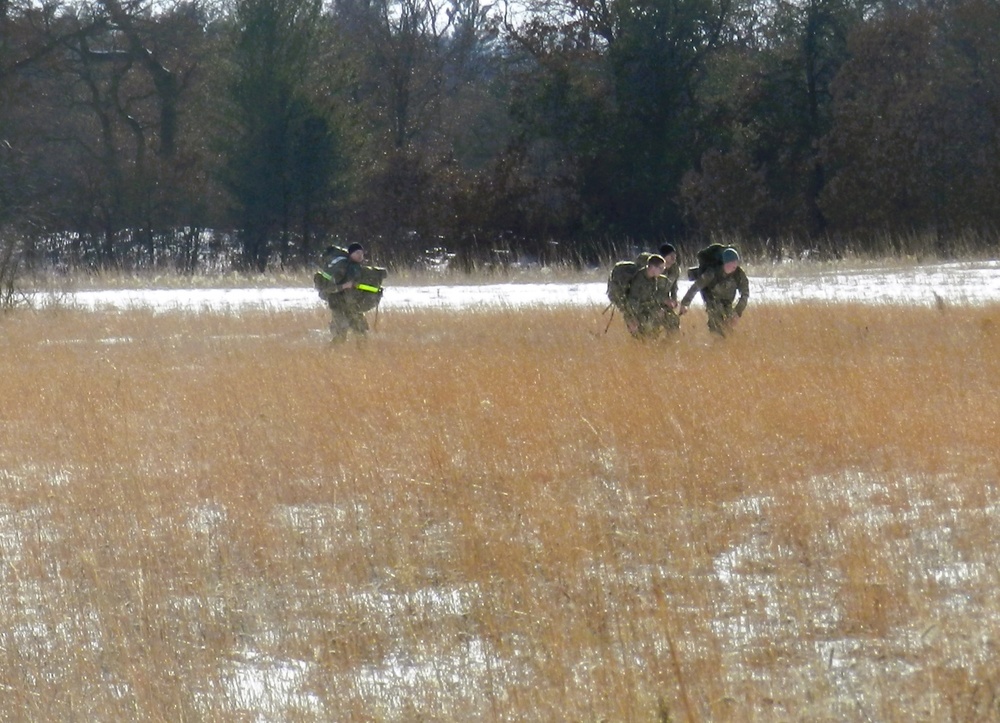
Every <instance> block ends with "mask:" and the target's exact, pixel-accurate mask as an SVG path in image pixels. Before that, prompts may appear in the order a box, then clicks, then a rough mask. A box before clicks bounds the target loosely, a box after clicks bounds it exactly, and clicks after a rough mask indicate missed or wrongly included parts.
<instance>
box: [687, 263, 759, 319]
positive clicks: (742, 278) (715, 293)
mask: <svg viewBox="0 0 1000 723" xmlns="http://www.w3.org/2000/svg"><path fill="white" fill-rule="evenodd" d="M699 291H700V292H702V294H703V296H704V297H705V300H706V301H709V300H711V301H714V302H716V303H720V304H724V305H726V306H731V305H732V304H733V302H734V301H736V294H737V293H738V294H739V295H740V300H739V302H738V303H737V304H736V307H735V308H734V309H733V311H735V312H736V315H737V316H742V315H743V310H744V309H746V308H747V302H748V301H749V300H750V281H749V279H747V275H746V273H745V272H744V271H743V269H741V268H739V267H737V268H736V271H734V272H733V273H731V274H729V276H726V274H725V273H724V272H723V270H722V267H721V266H716V267H715V268H711V269H708V270H707V271H705V273H703V274H702V275H701V276H699V277H698V278H697V279H695V281H694V283H693V284H691V286H690V287H688V290H687V293H686V294H684V298H683V299H681V306H690V305H691V302H692V301H693V300H694V295H695V294H696V293H698V292H699Z"/></svg>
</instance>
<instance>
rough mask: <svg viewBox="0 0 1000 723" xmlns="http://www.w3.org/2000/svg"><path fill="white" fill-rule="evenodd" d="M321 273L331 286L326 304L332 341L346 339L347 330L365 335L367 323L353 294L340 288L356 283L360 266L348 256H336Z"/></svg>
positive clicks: (359, 274) (359, 273)
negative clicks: (348, 283) (352, 282)
mask: <svg viewBox="0 0 1000 723" xmlns="http://www.w3.org/2000/svg"><path fill="white" fill-rule="evenodd" d="M323 271H324V272H325V273H326V274H328V275H329V279H330V283H331V285H332V288H331V291H330V292H329V293H328V294H327V297H326V303H327V306H329V307H330V316H331V320H330V333H331V334H332V335H333V341H343V340H344V339H346V338H347V332H348V331H349V330H353V331H355V332H356V333H358V334H366V333H367V332H368V321H367V320H366V319H365V315H364V313H363V312H362V311H361V310H360V309H359V308H358V304H357V299H356V296H355V294H353V293H350V290H348V291H345V290H343V289H341V288H340V285H341V284H344V283H346V282H348V281H354V282H357V280H358V279H359V278H360V277H361V264H359V263H358V262H357V261H354V260H353V259H352V258H350V257H349V256H336V257H334V258H333V259H331V260H330V261H329V262H327V264H326V266H325V267H324V269H323Z"/></svg>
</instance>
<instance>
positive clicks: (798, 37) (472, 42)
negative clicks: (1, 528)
mask: <svg viewBox="0 0 1000 723" xmlns="http://www.w3.org/2000/svg"><path fill="white" fill-rule="evenodd" d="M998 31H1000V3H997V2H995V0H936V1H930V0H927V1H918V0H895V1H893V0H881V1H876V0H796V1H795V2H781V1H777V0H551V1H550V0H527V2H526V3H525V4H518V5H510V4H502V3H501V2H500V1H499V0H498V2H494V3H487V2H485V0H483V1H480V0H335V1H334V2H331V3H326V4H324V3H323V2H322V1H321V0H207V1H206V2H177V1H171V0H162V1H159V0H158V1H156V2H149V1H148V0H145V1H143V2H126V1H125V0H92V1H89V2H82V1H81V2H59V1H50V0H46V1H45V2H42V3H39V2H37V1H28V0H0V240H2V242H3V248H4V254H5V258H6V259H7V261H6V263H10V262H11V259H14V258H16V259H17V260H18V263H20V264H21V265H22V267H23V268H35V269H38V268H52V267H56V268H76V267H80V266H86V267H90V268H123V269H134V268H169V269H176V270H179V271H181V272H196V271H205V270H219V269H232V268H237V269H242V270H248V271H262V270H266V269H271V268H277V267H284V268H296V267H299V266H301V265H303V264H307V263H312V262H313V261H314V260H315V257H316V254H317V252H318V251H319V250H320V249H322V248H323V247H324V246H325V245H327V244H329V243H331V242H338V241H339V242H342V243H348V242H350V241H353V240H359V241H362V242H363V243H365V244H366V245H367V246H369V247H370V248H371V249H372V250H373V251H374V252H375V254H376V256H377V258H378V260H379V261H380V262H381V263H390V264H392V263H399V264H403V263H414V262H416V261H418V260H420V259H421V258H422V257H423V256H425V255H427V254H428V251H429V250H433V249H446V250H447V252H448V253H449V254H454V255H455V260H456V261H457V262H458V263H459V264H460V265H473V264H483V263H492V262H503V261H505V260H510V259H520V260H525V259H531V260H539V261H543V262H547V261H555V260H559V261H569V262H583V263H586V262H590V261H594V260H597V259H599V258H603V257H604V256H605V255H606V254H607V253H608V252H609V249H610V248H611V247H612V246H613V245H617V246H618V247H619V248H624V247H626V246H629V245H636V246H647V247H648V246H651V245H653V244H658V243H660V242H662V241H666V240H669V241H673V242H675V243H678V244H680V245H681V246H682V248H685V249H687V250H689V251H693V248H694V247H695V246H696V245H700V244H702V243H704V242H706V241H708V240H709V239H718V238H736V239H739V240H740V242H741V243H742V244H744V246H746V247H748V250H752V251H755V252H756V253H761V254H769V255H773V256H778V255H779V254H781V253H796V252H799V251H801V250H803V249H818V250H819V251H821V252H822V253H827V254H838V253H841V252H843V251H845V250H847V249H850V250H852V251H857V252H869V251H870V252H879V251H885V250H892V249H889V248H886V247H889V246H893V245H898V244H900V243H905V239H908V238H915V237H919V238H921V239H930V244H931V247H932V248H931V250H932V251H934V252H935V253H940V254H944V255H947V254H949V253H952V252H954V251H955V249H959V248H960V249H961V250H963V251H968V250H973V251H975V250H982V249H985V248H986V247H987V245H988V244H989V243H990V239H992V238H994V236H993V234H994V233H995V232H996V230H997V228H998V226H1000V152H998V151H1000V32H998ZM901 239H902V240H903V241H901ZM441 253H442V254H443V252H441ZM430 255H431V256H433V255H434V253H433V252H432V253H431V254H430Z"/></svg>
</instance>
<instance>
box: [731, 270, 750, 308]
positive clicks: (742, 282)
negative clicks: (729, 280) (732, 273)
mask: <svg viewBox="0 0 1000 723" xmlns="http://www.w3.org/2000/svg"><path fill="white" fill-rule="evenodd" d="M737 271H738V272H739V277H738V278H737V279H736V284H737V286H736V289H737V291H739V292H740V300H739V301H738V302H737V303H736V307H735V308H734V309H733V311H735V312H736V316H743V310H744V309H746V308H747V302H748V301H749V300H750V280H749V279H748V278H747V275H746V273H744V271H743V269H737Z"/></svg>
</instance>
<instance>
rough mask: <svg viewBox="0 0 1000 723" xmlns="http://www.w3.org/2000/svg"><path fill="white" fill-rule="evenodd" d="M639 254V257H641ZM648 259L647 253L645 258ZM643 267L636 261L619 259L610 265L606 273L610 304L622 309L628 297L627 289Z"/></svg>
mask: <svg viewBox="0 0 1000 723" xmlns="http://www.w3.org/2000/svg"><path fill="white" fill-rule="evenodd" d="M641 256H642V255H641V254H640V258H641ZM646 260H648V255H647V259H646ZM644 268H645V265H642V266H640V265H639V263H638V259H637V260H636V261H619V262H618V263H616V264H615V265H614V266H612V267H611V273H610V274H609V275H608V300H609V301H610V302H611V303H612V305H613V306H614V307H615V308H616V309H618V310H619V311H622V310H624V309H625V300H626V299H627V298H628V290H629V287H630V286H631V285H632V281H634V280H635V277H636V276H638V275H639V273H640V272H641V271H642V270H643V269H644Z"/></svg>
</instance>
